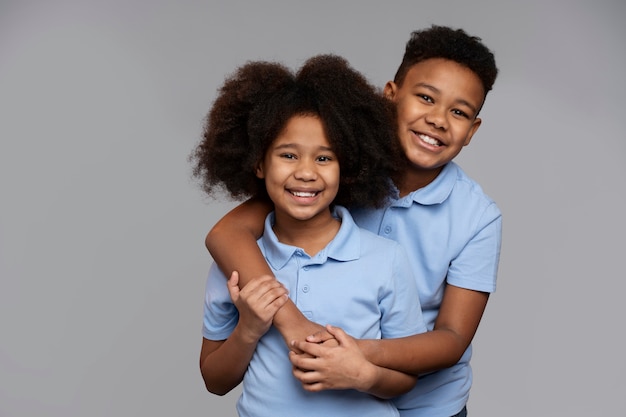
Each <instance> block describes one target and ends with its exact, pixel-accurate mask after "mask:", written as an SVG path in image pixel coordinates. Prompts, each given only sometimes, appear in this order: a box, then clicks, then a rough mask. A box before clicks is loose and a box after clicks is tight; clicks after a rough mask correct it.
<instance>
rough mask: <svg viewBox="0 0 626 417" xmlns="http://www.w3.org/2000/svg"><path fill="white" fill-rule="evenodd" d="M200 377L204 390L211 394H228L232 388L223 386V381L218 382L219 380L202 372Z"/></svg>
mask: <svg viewBox="0 0 626 417" xmlns="http://www.w3.org/2000/svg"><path fill="white" fill-rule="evenodd" d="M202 379H204V386H205V388H206V390H207V391H209V392H210V393H211V394H215V395H219V396H220V397H221V396H224V395H226V394H228V393H229V392H231V391H232V389H233V388H234V387H228V386H225V385H224V384H223V383H220V381H215V380H213V379H211V378H208V377H206V376H205V375H204V374H203V375H202Z"/></svg>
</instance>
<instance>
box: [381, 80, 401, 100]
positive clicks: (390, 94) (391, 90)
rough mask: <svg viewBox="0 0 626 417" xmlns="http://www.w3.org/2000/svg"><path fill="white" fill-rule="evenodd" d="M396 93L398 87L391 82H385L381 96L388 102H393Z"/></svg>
mask: <svg viewBox="0 0 626 417" xmlns="http://www.w3.org/2000/svg"><path fill="white" fill-rule="evenodd" d="M397 91H398V85H397V84H396V83H394V82H393V81H387V84H385V88H384V89H383V96H385V98H387V99H389V100H393V99H394V97H395V96H396V92H397Z"/></svg>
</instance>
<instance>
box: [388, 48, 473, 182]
mask: <svg viewBox="0 0 626 417" xmlns="http://www.w3.org/2000/svg"><path fill="white" fill-rule="evenodd" d="M384 92H385V96H386V97H387V98H389V99H391V100H392V101H394V102H395V103H396V106H397V112H398V136H399V139H400V144H401V145H402V149H403V150H404V153H405V154H406V156H407V158H408V159H409V161H411V163H412V166H413V168H415V169H417V170H419V171H422V170H427V171H432V170H436V171H437V172H438V171H439V170H440V169H441V167H443V166H444V165H445V164H446V163H448V162H450V161H451V160H452V159H453V158H454V157H455V156H457V155H458V154H459V152H461V149H462V148H463V147H464V146H466V145H468V144H469V143H470V140H471V139H472V136H473V135H474V133H476V130H478V127H479V126H480V123H481V120H480V119H478V118H477V117H476V115H477V113H478V111H479V109H480V106H481V105H482V102H483V99H484V91H483V87H482V83H481V81H480V79H479V78H478V76H477V75H476V74H475V73H474V72H472V71H471V70H470V69H469V68H466V67H464V66H462V65H459V64H458V63H456V62H454V61H450V60H447V59H442V58H432V59H427V60H425V61H422V62H419V63H417V64H415V65H413V66H412V67H411V68H410V69H409V71H408V72H407V74H406V76H405V78H404V81H403V82H402V85H397V84H395V83H394V82H392V81H389V82H388V83H387V85H386V86H385V91H384Z"/></svg>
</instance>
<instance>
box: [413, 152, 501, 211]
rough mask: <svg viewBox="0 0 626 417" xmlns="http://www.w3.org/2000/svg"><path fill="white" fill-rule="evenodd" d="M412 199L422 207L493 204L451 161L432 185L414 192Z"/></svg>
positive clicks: (472, 180)
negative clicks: (445, 204) (446, 204)
mask: <svg viewBox="0 0 626 417" xmlns="http://www.w3.org/2000/svg"><path fill="white" fill-rule="evenodd" d="M413 199H414V200H415V201H416V202H418V203H420V204H424V205H432V204H444V203H448V204H468V205H475V204H478V205H481V206H486V205H491V204H495V201H494V200H493V199H492V198H491V197H489V196H488V195H487V194H486V193H485V191H483V188H482V186H481V185H480V184H479V183H478V182H477V181H476V180H474V179H473V178H471V177H470V176H469V175H467V174H466V173H465V171H464V170H463V169H462V168H461V166H459V165H458V164H457V163H456V162H453V161H451V162H448V163H447V164H446V166H445V167H444V169H443V170H442V171H441V173H440V174H439V175H438V176H437V178H435V180H434V181H433V182H432V183H430V184H429V185H427V186H426V187H424V188H422V189H419V190H417V191H415V192H414V196H413Z"/></svg>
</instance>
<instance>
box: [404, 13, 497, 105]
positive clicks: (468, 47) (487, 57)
mask: <svg viewBox="0 0 626 417" xmlns="http://www.w3.org/2000/svg"><path fill="white" fill-rule="evenodd" d="M430 58H444V59H449V60H451V61H454V62H456V63H458V64H460V65H463V66H465V67H467V68H469V69H470V70H472V71H473V72H474V73H475V74H476V75H477V76H478V78H480V80H481V81H482V84H483V90H484V92H485V96H486V95H487V93H488V92H489V91H490V90H491V88H492V87H493V83H494V82H495V81H496V76H497V75H498V68H497V67H496V61H495V57H494V55H493V53H492V52H491V51H490V50H489V49H488V48H487V47H486V46H485V45H484V44H483V43H482V42H481V39H480V38H478V37H476V36H470V35H468V34H467V33H466V32H465V31H464V30H463V29H452V28H450V27H447V26H437V25H433V26H431V27H430V28H428V29H423V30H418V31H415V32H413V33H412V34H411V38H410V39H409V41H408V42H407V44H406V49H405V52H404V57H403V58H402V63H401V64H400V67H399V68H398V71H397V72H396V76H395V77H394V82H395V83H396V84H398V85H402V82H403V81H404V78H405V77H406V74H407V72H408V71H409V69H411V67H412V66H413V65H415V64H417V63H419V62H422V61H425V60H427V59H430Z"/></svg>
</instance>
